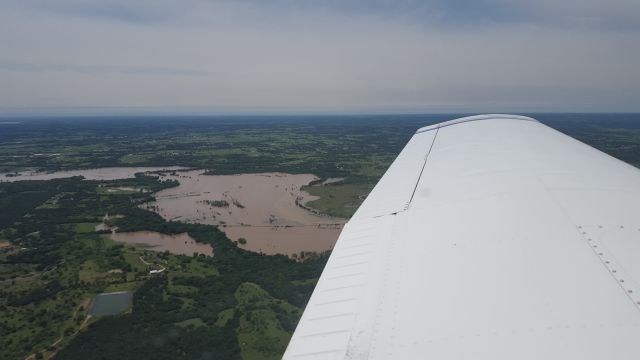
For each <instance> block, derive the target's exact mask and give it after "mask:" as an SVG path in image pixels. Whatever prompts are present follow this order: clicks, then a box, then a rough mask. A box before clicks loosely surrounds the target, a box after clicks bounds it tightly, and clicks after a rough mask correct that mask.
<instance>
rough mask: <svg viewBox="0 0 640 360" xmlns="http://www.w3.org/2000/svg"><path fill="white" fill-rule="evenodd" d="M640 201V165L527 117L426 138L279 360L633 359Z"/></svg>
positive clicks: (638, 349)
mask: <svg viewBox="0 0 640 360" xmlns="http://www.w3.org/2000/svg"><path fill="white" fill-rule="evenodd" d="M516 120H518V121H516ZM639 200H640V171H639V170H638V169H636V168H634V167H632V166H630V165H627V164H625V163H623V162H621V161H619V160H616V159H614V158H612V157H610V156H608V155H606V154H604V153H602V152H600V151H598V150H595V149H593V148H591V147H589V146H587V145H585V144H583V143H581V142H579V141H577V140H574V139H572V138H570V137H568V136H566V135H563V134H561V133H559V132H557V131H555V130H553V129H551V128H549V127H547V126H545V125H543V124H541V123H539V122H537V121H535V120H533V119H531V118H526V117H521V116H513V115H482V116H476V117H468V118H462V119H456V120H453V121H449V122H445V123H441V124H438V125H434V126H430V127H426V128H422V129H420V130H418V132H417V133H416V134H415V135H414V137H413V138H412V139H411V141H410V142H409V143H408V144H407V146H406V147H405V149H404V150H403V151H402V153H401V154H400V155H399V156H398V158H397V159H396V160H395V161H394V163H393V164H392V165H391V167H390V168H389V170H388V171H387V172H386V173H385V175H384V176H383V178H382V179H381V180H380V182H379V183H378V185H376V187H375V188H374V190H373V191H372V192H371V194H370V195H369V196H368V197H367V199H366V200H365V202H364V203H363V204H362V206H361V207H360V209H358V211H357V212H356V214H355V215H354V217H353V218H352V219H351V220H350V221H349V223H348V224H347V225H346V226H345V228H344V230H343V232H342V234H341V235H340V238H339V239H338V242H337V243H336V246H335V248H334V251H333V253H332V254H331V257H330V258H329V261H328V263H327V265H326V267H325V269H324V271H323V273H322V276H321V278H320V280H319V281H318V285H317V286H316V289H315V290H314V292H313V295H312V297H311V299H310V301H309V304H308V305H307V308H306V309H305V312H304V314H303V316H302V318H301V320H300V323H299V324H298V327H297V329H296V331H295V333H294V335H293V337H292V339H291V342H290V344H289V346H288V348H287V351H286V353H285V356H284V358H285V359H427V358H434V359H492V360H500V359H509V360H511V359H581V360H582V359H603V358H615V359H637V358H638V356H640V341H638V340H639V339H640V286H639V284H640V261H638V260H640V201H639Z"/></svg>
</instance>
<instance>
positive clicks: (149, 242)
mask: <svg viewBox="0 0 640 360" xmlns="http://www.w3.org/2000/svg"><path fill="white" fill-rule="evenodd" d="M163 170H166V171H165V172H162V171H163ZM174 170H182V171H174ZM141 172H142V173H148V172H157V173H158V174H159V176H160V178H162V179H173V180H177V181H178V182H179V183H180V185H179V186H177V187H174V188H170V189H165V190H162V191H160V192H158V193H156V194H154V195H155V197H156V201H154V202H151V203H147V204H144V205H143V206H142V207H143V208H145V209H148V210H151V211H154V212H156V213H158V214H160V215H161V216H162V217H163V218H164V219H166V220H173V221H183V222H189V223H202V224H209V225H219V226H220V229H221V230H223V231H224V232H225V233H226V234H227V236H228V237H229V238H230V239H231V240H234V241H238V242H239V246H240V247H242V248H245V249H247V250H251V251H256V252H262V253H265V254H286V255H293V254H299V253H300V252H302V251H315V252H321V251H325V250H330V249H332V248H333V245H334V244H335V242H336V240H337V239H338V235H339V234H340V231H341V229H342V225H343V224H344V222H345V220H344V219H341V218H332V217H328V216H322V215H320V214H317V213H315V212H314V211H313V209H309V208H307V207H306V206H305V204H306V203H307V202H308V201H311V200H315V199H317V197H315V196H312V195H310V194H308V193H306V192H304V191H301V190H300V188H301V187H302V186H304V185H307V184H309V183H310V182H312V181H314V180H317V177H316V176H314V175H312V174H285V173H262V174H240V175H204V171H203V170H186V169H184V168H181V167H177V166H173V167H111V168H99V169H87V170H71V171H57V172H50V173H46V172H23V173H17V174H0V182H11V181H19V180H50V179H58V178H65V177H72V176H83V177H84V178H85V179H87V180H116V179H125V178H132V177H134V176H135V174H136V173H141ZM342 180H343V179H342V178H329V179H326V180H325V181H324V182H323V184H331V183H336V182H340V181H342ZM104 191H105V192H107V193H109V192H118V193H127V192H137V191H141V190H140V189H138V188H135V187H118V188H108V189H106V190H104ZM96 230H97V231H112V230H115V229H112V228H110V227H109V226H107V225H105V224H99V225H97V226H96ZM109 236H110V237H111V238H112V239H113V240H115V241H119V242H124V243H128V244H138V245H144V246H148V247H150V249H152V250H155V251H165V250H168V251H170V252H172V253H175V254H185V255H192V254H193V253H194V252H198V253H202V254H207V255H212V254H213V249H212V248H211V246H209V245H205V244H198V243H196V242H195V241H194V240H193V239H191V238H190V237H189V236H188V235H187V234H180V235H173V236H172V235H164V234H160V233H154V232H147V231H143V232H133V233H115V232H113V233H112V234H110V235H109Z"/></svg>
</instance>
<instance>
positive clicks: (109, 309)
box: [90, 291, 131, 316]
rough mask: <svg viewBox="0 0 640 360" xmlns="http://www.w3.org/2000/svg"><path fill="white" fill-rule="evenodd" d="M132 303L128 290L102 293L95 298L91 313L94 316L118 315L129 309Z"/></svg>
mask: <svg viewBox="0 0 640 360" xmlns="http://www.w3.org/2000/svg"><path fill="white" fill-rule="evenodd" d="M130 305H131V293H130V292H128V291H118V292H112V293H102V294H98V295H96V297H95V298H93V305H91V312H90V313H91V315H92V316H105V315H116V314H119V313H121V312H123V311H125V310H127V309H128V308H129V306H130Z"/></svg>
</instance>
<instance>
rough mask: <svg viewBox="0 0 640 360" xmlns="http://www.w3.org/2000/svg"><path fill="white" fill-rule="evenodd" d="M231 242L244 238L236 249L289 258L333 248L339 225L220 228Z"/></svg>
mask: <svg viewBox="0 0 640 360" xmlns="http://www.w3.org/2000/svg"><path fill="white" fill-rule="evenodd" d="M221 230H223V231H224V232H225V233H226V234H227V236H228V237H229V238H230V239H232V240H236V241H237V240H238V239H240V238H244V239H245V240H246V243H245V244H238V246H239V247H241V248H243V249H245V250H250V251H254V252H259V253H263V254H268V255H274V254H284V255H289V256H291V255H293V254H300V253H301V252H308V251H312V252H323V251H327V250H331V249H333V246H334V245H335V243H336V240H337V239H338V236H340V231H342V224H340V225H335V226H334V225H331V226H323V227H320V228H318V227H317V226H296V227H275V226H273V227H272V226H269V227H251V226H233V227H223V228H222V227H221Z"/></svg>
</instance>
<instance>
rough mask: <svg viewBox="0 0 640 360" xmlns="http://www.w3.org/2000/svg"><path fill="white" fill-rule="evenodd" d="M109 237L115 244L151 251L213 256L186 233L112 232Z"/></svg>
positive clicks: (210, 248) (206, 247)
mask: <svg viewBox="0 0 640 360" xmlns="http://www.w3.org/2000/svg"><path fill="white" fill-rule="evenodd" d="M109 237H110V238H111V239H112V240H114V241H117V242H121V243H126V244H130V245H140V246H145V247H148V248H149V250H153V251H159V252H162V251H165V250H166V251H169V252H170V253H172V254H179V255H188V256H191V255H193V254H194V253H198V254H205V255H209V256H211V255H213V248H212V247H211V246H210V245H208V244H201V243H197V242H196V241H195V240H193V239H192V238H191V237H190V236H189V235H188V234H187V233H183V234H177V235H166V234H161V233H158V232H154V231H134V232H112V233H111V234H109Z"/></svg>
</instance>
